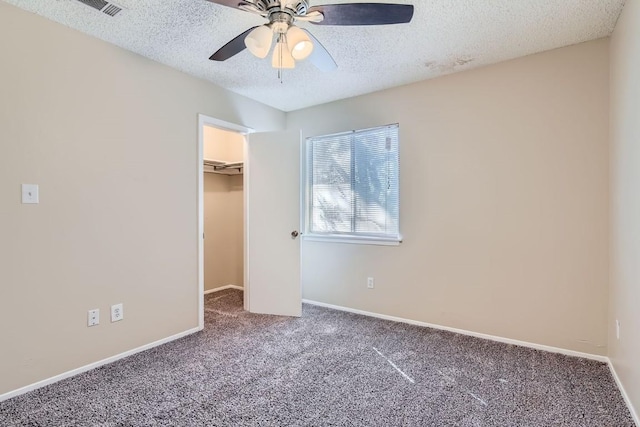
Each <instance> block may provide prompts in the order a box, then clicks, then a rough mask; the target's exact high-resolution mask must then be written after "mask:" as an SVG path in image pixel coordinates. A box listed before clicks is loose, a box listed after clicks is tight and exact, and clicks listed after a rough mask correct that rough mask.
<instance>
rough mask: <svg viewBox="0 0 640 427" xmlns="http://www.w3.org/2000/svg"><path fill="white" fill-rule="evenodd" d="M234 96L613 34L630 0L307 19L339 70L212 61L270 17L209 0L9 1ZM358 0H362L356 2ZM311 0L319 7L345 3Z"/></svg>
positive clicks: (310, 93)
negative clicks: (109, 6) (389, 18)
mask: <svg viewBox="0 0 640 427" xmlns="http://www.w3.org/2000/svg"><path fill="white" fill-rule="evenodd" d="M5 1H6V2H7V3H11V4H14V5H16V6H18V7H20V8H22V9H25V10H28V11H32V12H35V13H37V14H39V15H42V16H45V17H47V18H49V19H52V20H54V21H57V22H59V23H61V24H64V25H67V26H69V27H72V28H75V29H77V30H79V31H82V32H84V33H87V34H90V35H93V36H95V37H98V38H100V39H102V40H105V41H107V42H110V43H113V44H115V45H118V46H121V47H123V48H125V49H128V50H130V51H133V52H136V53H139V54H140V55H143V56H146V57H148V58H151V59H153V60H155V61H158V62H161V63H163V64H166V65H169V66H171V67H173V68H176V69H178V70H181V71H184V72H186V73H188V74H191V75H194V76H197V77H200V78H203V79H206V80H209V81H211V82H213V83H215V84H217V85H219V86H222V87H224V88H227V89H229V90H231V91H233V92H237V93H239V94H242V95H245V96H247V97H249V98H252V99H255V100H257V101H260V102H263V103H265V104H268V105H271V106H273V107H276V108H278V109H281V110H284V111H292V110H296V109H300V108H304V107H308V106H312V105H317V104H322V103H325V102H329V101H334V100H337V99H342V98H347V97H351V96H355V95H361V94H365V93H369V92H374V91H377V90H381V89H386V88H389V87H393V86H399V85H403V84H407V83H412V82H416V81H419V80H424V79H428V78H433V77H436V76H440V75H443V74H449V73H452V72H456V71H461V70H467V69H471V68H475V67H479V66H482V65H487V64H491V63H495V62H499V61H504V60H507V59H511V58H515V57H519V56H524V55H529V54H532V53H536V52H541V51H545V50H549V49H554V48H558V47H562V46H568V45H571V44H575V43H580V42H584V41H588V40H593V39H597V38H600V37H606V36H608V35H610V34H611V32H612V31H613V28H614V26H615V23H616V20H617V18H618V16H619V14H620V11H621V10H622V7H623V5H624V0H413V1H409V0H387V1H386V2H395V3H412V4H414V5H415V14H414V17H413V20H412V22H411V23H409V24H401V25H391V26H377V27H330V26H315V25H313V24H309V23H304V22H299V23H298V24H299V25H300V26H301V27H304V28H307V29H309V30H310V31H311V32H312V33H313V34H314V35H315V36H316V38H317V39H319V40H320V41H321V42H322V44H323V45H324V46H325V47H326V48H327V50H328V51H329V52H330V53H331V54H332V55H333V57H334V59H335V60H336V62H337V64H338V69H337V70H336V71H332V72H322V71H320V70H318V69H316V68H315V67H314V66H313V65H312V64H310V63H309V62H308V61H303V62H299V63H298V64H297V66H296V68H295V69H294V70H285V72H284V82H283V83H280V80H278V78H277V71H276V70H274V69H273V68H271V60H270V58H269V57H268V58H267V59H263V60H260V59H257V58H255V57H253V56H252V55H251V54H250V53H249V52H248V51H246V50H245V51H244V52H241V53H240V54H238V55H236V56H234V57H233V58H231V59H229V60H228V61H226V62H213V61H210V60H209V59H208V58H209V56H211V54H212V53H213V52H214V51H216V50H217V49H218V48H220V47H221V46H222V45H224V44H225V43H226V42H227V41H229V40H230V39H232V38H233V37H235V36H236V35H238V34H240V33H241V32H243V31H244V30H246V29H247V28H249V27H252V26H255V25H260V24H262V23H264V22H265V21H264V20H263V19H262V18H261V17H259V16H256V15H253V14H251V13H247V12H242V11H240V10H237V9H233V8H229V7H225V6H220V5H217V4H214V3H210V2H208V1H206V0H116V1H115V3H116V4H118V5H120V6H123V7H124V8H125V10H124V11H122V12H121V13H120V14H119V15H117V16H116V17H114V18H112V17H110V16H108V15H106V14H103V13H100V12H99V11H97V10H95V9H92V8H91V7H88V6H86V5H84V4H82V3H80V2H78V1H77V0H5ZM352 1H353V2H358V1H360V0H352ZM369 1H371V0H369ZM347 2H350V1H344V0H328V1H322V0H311V1H310V3H311V5H317V4H323V3H332V4H333V3H347Z"/></svg>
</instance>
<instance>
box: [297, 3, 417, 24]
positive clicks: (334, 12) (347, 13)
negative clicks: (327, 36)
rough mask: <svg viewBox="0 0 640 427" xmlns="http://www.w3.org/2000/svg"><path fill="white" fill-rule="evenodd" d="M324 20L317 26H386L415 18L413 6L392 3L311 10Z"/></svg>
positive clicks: (326, 6) (316, 7)
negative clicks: (319, 14)
mask: <svg viewBox="0 0 640 427" xmlns="http://www.w3.org/2000/svg"><path fill="white" fill-rule="evenodd" d="M316 11H317V12H320V13H322V14H323V15H324V19H323V20H322V21H320V22H313V21H311V22H312V23H313V24H316V25H386V24H405V23H407V22H410V21H411V18H413V5H411V4H391V3H343V4H325V5H319V6H314V7H311V8H309V12H316Z"/></svg>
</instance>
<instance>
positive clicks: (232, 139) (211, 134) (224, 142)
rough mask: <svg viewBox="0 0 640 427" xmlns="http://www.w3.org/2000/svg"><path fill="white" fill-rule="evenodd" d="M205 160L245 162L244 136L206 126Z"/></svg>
mask: <svg viewBox="0 0 640 427" xmlns="http://www.w3.org/2000/svg"><path fill="white" fill-rule="evenodd" d="M202 139H203V141H204V147H203V151H204V153H203V154H204V158H205V159H208V160H221V161H223V162H227V163H235V162H241V161H243V160H244V136H243V135H242V134H240V133H237V132H229V131H226V130H222V129H217V128H214V127H211V126H205V127H204V132H203V137H202Z"/></svg>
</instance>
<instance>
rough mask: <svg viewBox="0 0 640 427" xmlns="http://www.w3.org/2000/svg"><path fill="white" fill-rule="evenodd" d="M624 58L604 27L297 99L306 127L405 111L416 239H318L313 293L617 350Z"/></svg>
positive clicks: (404, 201)
mask: <svg viewBox="0 0 640 427" xmlns="http://www.w3.org/2000/svg"><path fill="white" fill-rule="evenodd" d="M608 60H609V58H608V40H598V41H594V42H590V43H585V44H580V45H576V46H573V47H567V48H564V49H558V50H555V51H551V52H546V53H542V54H538V55H534V56H530V57H526V58H521V59H517V60H513V61H509V62H505V63H501V64H498V65H494V66H489V67H485V68H481V69H477V70H473V71H468V72H463V73H459V74H455V75H451V76H447V77H443V78H439V79H435V80H430V81H425V82H421V83H417V84H413V85H409V86H404V87H400V88H396V89H391V90H388V91H383V92H379V93H375V94H371V95H366V96H362V97H358V98H352V99H348V100H343V101H338V102H334V103H331V104H327V105H323V106H318V107H314V108H309V109H305V110H301V111H297V112H292V113H289V114H288V115H287V127H288V128H302V129H303V130H304V133H305V136H313V135H319V134H327V133H332V132H338V131H345V130H349V129H359V128H367V127H372V126H378V125H383V124H387V123H394V122H399V123H400V138H401V142H400V150H401V155H400V167H401V172H400V177H401V178H400V179H401V183H400V193H401V231H402V234H403V236H404V243H403V244H402V245H401V246H398V247H382V246H364V245H350V244H335V243H322V242H310V241H305V242H304V243H303V250H302V259H303V261H302V262H303V265H302V271H303V273H302V281H303V295H304V298H307V299H311V300H316V301H321V302H325V303H330V304H336V305H341V306H347V307H352V308H356V309H362V310H367V311H372V312H376V313H383V314H387V315H392V316H399V317H404V318H408V319H414V320H418V321H424V322H431V323H435V324H439V325H445V326H450V327H455V328H461V329H466V330H470V331H476V332H481V333H486V334H492V335H497V336H500V337H506V338H512V339H518V340H524V341H529V342H532V343H539V344H544V345H550V346H556V347H561V348H564V349H571V350H576V351H582V352H587V353H593V354H598V355H604V354H607V349H606V345H607V329H606V323H607V320H606V318H607V282H608V274H609V273H608V242H609V232H608V227H609V225H608V221H609V217H608V201H609V191H608V173H609V170H608V149H609V147H608V126H609V122H608V114H609V113H608V111H609V66H608ZM367 276H372V277H374V278H375V279H376V288H375V289H374V290H368V289H367V288H366V277H367ZM636 330H637V329H636ZM629 333H630V332H629Z"/></svg>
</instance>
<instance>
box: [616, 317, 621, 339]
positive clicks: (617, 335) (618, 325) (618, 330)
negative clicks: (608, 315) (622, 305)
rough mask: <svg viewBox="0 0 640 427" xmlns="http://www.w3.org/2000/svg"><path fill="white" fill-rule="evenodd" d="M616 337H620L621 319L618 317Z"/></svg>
mask: <svg viewBox="0 0 640 427" xmlns="http://www.w3.org/2000/svg"><path fill="white" fill-rule="evenodd" d="M616 339H620V321H619V320H618V319H616Z"/></svg>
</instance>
